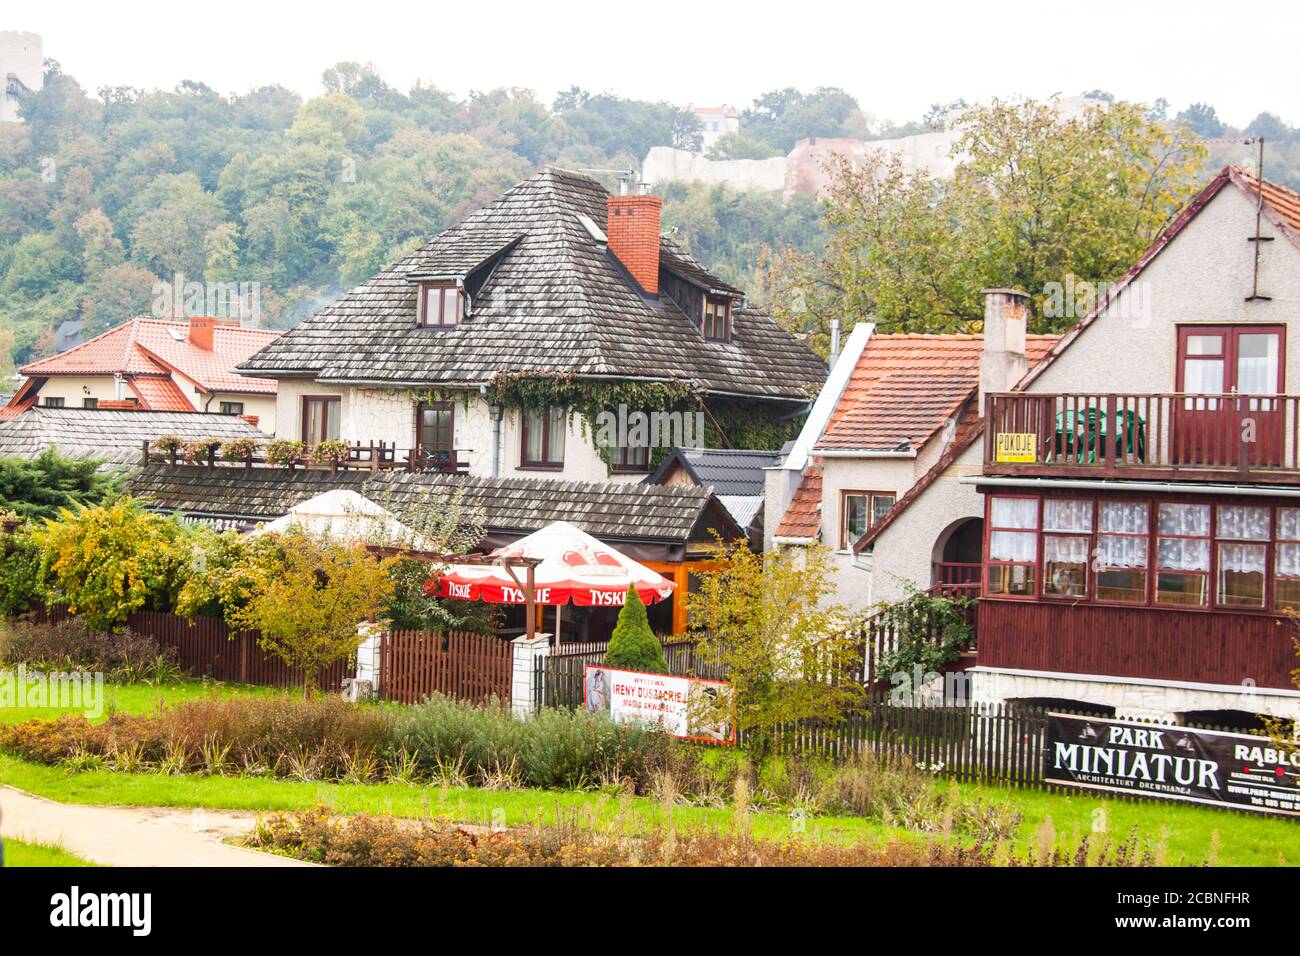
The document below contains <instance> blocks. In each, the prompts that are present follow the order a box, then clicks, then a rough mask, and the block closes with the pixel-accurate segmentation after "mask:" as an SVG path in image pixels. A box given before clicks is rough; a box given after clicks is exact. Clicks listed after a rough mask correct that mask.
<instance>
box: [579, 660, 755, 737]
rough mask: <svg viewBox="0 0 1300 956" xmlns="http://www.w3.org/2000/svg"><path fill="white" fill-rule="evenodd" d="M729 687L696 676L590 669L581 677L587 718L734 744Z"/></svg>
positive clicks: (725, 684)
mask: <svg viewBox="0 0 1300 956" xmlns="http://www.w3.org/2000/svg"><path fill="white" fill-rule="evenodd" d="M730 699H731V685H730V684H728V683H727V682H726V681H720V680H703V679H701V678H698V677H674V676H672V675H671V674H651V673H647V672H645V671H625V670H618V669H616V668H611V667H605V666H604V665H603V664H588V665H587V666H586V667H585V668H584V669H583V674H582V706H583V710H585V711H586V712H587V713H589V714H607V715H609V717H610V719H611V720H613V721H614V722H615V723H640V724H649V725H652V726H656V727H659V728H661V729H662V730H663V731H664V732H665V733H669V734H672V735H673V736H674V737H681V738H683V739H685V740H701V741H707V742H709V743H715V744H734V743H735V742H736V729H735V727H734V726H733V725H732V723H731V721H730V720H729V719H718V718H717V717H716V716H715V715H717V714H719V713H726V714H730V712H731V706H730Z"/></svg>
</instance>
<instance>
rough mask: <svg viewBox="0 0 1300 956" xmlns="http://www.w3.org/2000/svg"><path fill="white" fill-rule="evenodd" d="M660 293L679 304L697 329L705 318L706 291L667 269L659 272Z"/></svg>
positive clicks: (678, 306)
mask: <svg viewBox="0 0 1300 956" xmlns="http://www.w3.org/2000/svg"><path fill="white" fill-rule="evenodd" d="M659 291H660V293H662V294H666V295H667V296H668V297H669V298H670V299H672V300H673V301H674V302H676V303H677V308H679V309H681V310H682V311H683V312H685V313H686V317H687V318H689V319H690V320H691V321H692V322H693V323H694V324H695V327H696V328H699V326H700V321H701V320H702V319H703V317H704V290H703V289H701V288H700V287H699V286H697V285H692V284H691V283H689V282H687V281H686V280H684V279H681V278H679V277H677V276H675V275H673V273H671V272H669V271H668V270H667V269H660V270H659Z"/></svg>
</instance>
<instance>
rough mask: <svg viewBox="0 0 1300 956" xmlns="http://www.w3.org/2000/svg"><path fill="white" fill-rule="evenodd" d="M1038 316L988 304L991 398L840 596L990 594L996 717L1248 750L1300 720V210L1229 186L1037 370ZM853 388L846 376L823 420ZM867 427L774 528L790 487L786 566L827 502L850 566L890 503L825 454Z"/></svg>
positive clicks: (819, 457) (1155, 247) (934, 453)
mask: <svg viewBox="0 0 1300 956" xmlns="http://www.w3.org/2000/svg"><path fill="white" fill-rule="evenodd" d="M1023 314H1024V303H1023V300H1022V299H1021V298H1020V297H1019V296H1018V295H1017V294H1016V293H1012V292H993V293H990V295H989V298H988V300H987V308H986V331H987V333H988V342H987V346H988V347H987V348H986V349H985V350H984V351H983V352H982V355H981V357H980V372H979V387H978V392H979V394H978V396H977V397H976V400H975V402H974V403H973V404H968V405H965V406H963V408H962V410H961V413H960V414H959V415H957V416H956V418H955V420H956V422H957V425H956V428H955V432H954V433H953V434H952V435H951V440H947V441H943V442H942V444H940V445H938V446H935V448H934V449H933V450H932V449H931V447H930V446H931V445H933V443H934V439H933V438H931V439H930V440H929V442H928V443H927V445H926V446H923V447H922V448H921V449H919V454H918V457H917V459H916V460H915V461H912V462H911V467H912V469H913V474H914V475H915V476H916V479H915V481H914V482H912V483H911V486H910V487H909V488H907V489H906V491H905V492H904V493H902V494H901V497H899V499H898V500H897V501H896V502H895V503H894V505H893V506H892V507H890V508H889V510H888V511H887V512H885V513H884V514H883V515H877V516H875V517H874V519H873V518H872V517H868V518H867V525H868V527H867V530H866V533H865V534H864V535H863V536H862V537H861V538H860V539H859V540H858V541H856V542H855V543H854V544H853V545H852V550H853V552H854V554H855V555H856V559H855V565H854V566H852V567H850V568H848V569H846V570H845V571H844V572H843V573H844V576H845V577H844V580H845V582H846V583H845V589H844V592H843V595H842V596H843V597H844V598H846V599H851V598H852V597H854V596H855V595H857V594H858V593H860V592H865V593H866V595H867V597H866V600H871V599H880V598H889V599H892V598H894V597H896V596H899V594H900V588H901V582H902V581H903V580H910V581H911V582H913V583H915V584H916V585H917V586H920V587H922V588H926V587H929V586H933V585H938V584H941V583H943V582H944V581H945V578H946V579H947V580H949V581H952V580H958V581H960V580H970V581H971V582H972V583H973V585H974V589H975V590H978V591H979V592H980V597H979V599H978V602H977V606H976V612H975V613H976V624H977V634H978V646H977V650H976V654H977V657H976V665H975V667H974V668H973V669H972V670H971V671H970V674H971V677H972V685H971V693H972V695H973V697H974V699H975V700H976V701H978V702H1012V703H1014V702H1024V703H1033V704H1058V705H1064V706H1067V707H1071V708H1079V709H1083V710H1087V711H1090V712H1093V713H1098V714H1102V715H1117V716H1121V717H1123V716H1135V717H1157V718H1161V719H1174V720H1187V721H1197V720H1200V721H1211V722H1214V723H1217V724H1235V725H1239V726H1251V725H1252V724H1253V723H1255V722H1256V721H1257V718H1258V715H1260V714H1266V713H1267V714H1277V715H1281V716H1286V717H1290V718H1296V717H1300V691H1297V690H1296V688H1295V687H1294V685H1293V683H1292V680H1291V671H1292V669H1293V668H1294V667H1295V666H1296V663H1297V661H1296V652H1295V647H1294V645H1293V642H1292V634H1293V633H1295V628H1294V626H1293V625H1292V624H1291V623H1290V621H1289V620H1288V619H1287V618H1286V616H1285V612H1286V611H1287V610H1295V609H1300V395H1296V394H1294V393H1293V394H1287V383H1288V381H1291V382H1295V381H1300V378H1297V376H1300V346H1298V345H1297V342H1300V195H1297V194H1296V193H1294V192H1291V191H1290V190H1287V189H1285V188H1283V187H1280V186H1276V185H1273V184H1271V183H1268V182H1265V183H1264V186H1263V189H1262V195H1261V189H1260V187H1259V183H1258V180H1256V179H1255V178H1253V177H1252V176H1251V175H1250V174H1249V173H1247V172H1245V171H1243V170H1240V169H1237V168H1232V167H1229V168H1225V169H1223V170H1222V171H1221V172H1220V173H1219V174H1218V175H1216V176H1215V177H1214V179H1213V180H1212V181H1211V182H1210V183H1209V184H1208V185H1207V186H1206V187H1205V188H1204V189H1203V190H1202V192H1201V193H1200V194H1198V195H1197V197H1196V198H1195V199H1194V200H1193V201H1192V202H1191V203H1190V204H1189V205H1188V207H1187V208H1186V209H1185V210H1183V211H1182V212H1181V213H1180V214H1179V215H1178V217H1176V218H1175V220H1174V221H1173V223H1172V224H1171V225H1170V226H1169V228H1168V229H1167V230H1166V231H1165V232H1164V233H1163V234H1162V235H1161V236H1160V237H1159V238H1158V239H1157V240H1156V242H1155V243H1153V244H1152V246H1151V247H1150V248H1149V249H1148V250H1147V251H1146V252H1145V253H1144V254H1143V255H1142V257H1141V258H1140V259H1139V260H1138V262H1137V263H1136V264H1135V265H1134V266H1133V267H1132V269H1130V270H1129V272H1128V273H1126V274H1125V276H1123V277H1122V278H1121V279H1120V281H1119V282H1117V283H1116V284H1115V285H1114V286H1113V287H1112V288H1111V289H1110V290H1109V291H1108V292H1107V293H1106V294H1105V295H1104V296H1103V297H1102V298H1100V300H1099V302H1098V304H1097V305H1096V307H1095V308H1094V309H1093V310H1092V311H1091V312H1089V313H1088V314H1087V315H1085V316H1084V317H1083V318H1082V319H1081V320H1080V321H1079V322H1078V324H1077V325H1076V326H1075V327H1074V328H1073V329H1071V330H1070V332H1068V333H1067V334H1066V335H1065V336H1063V337H1062V338H1061V339H1060V341H1059V342H1057V343H1056V344H1055V345H1054V346H1052V347H1051V349H1050V350H1048V351H1047V352H1046V354H1045V355H1042V356H1041V359H1040V360H1038V361H1034V343H1033V342H1032V337H1030V338H1025V339H1022V336H1023V329H1024V324H1023ZM856 333H857V330H856V329H855V335H856ZM1021 341H1024V342H1025V344H1026V348H1025V349H1023V350H1020V351H1023V353H1025V354H1023V355H1021V354H1020V351H1018V350H1017V346H1018V345H1019V343H1020V342H1021ZM850 344H851V345H852V344H853V340H852V339H851V340H850ZM871 348H872V346H871V345H867V347H866V351H865V353H864V354H865V355H866V356H870V353H871ZM846 359H847V356H846ZM963 361H964V362H965V364H966V365H969V361H970V360H969V358H967V359H964V360H963ZM857 364H858V363H857V362H856V360H855V361H854V362H853V367H856V365H857ZM1018 372H1019V374H1017V373H1018ZM1017 378H1018V381H1015V384H1014V386H1013V387H1012V386H1008V385H1007V384H1003V383H1004V382H1007V381H1011V380H1013V379H1017ZM937 381H938V379H930V380H929V382H930V384H929V385H925V384H921V383H918V384H917V386H916V387H915V388H914V389H913V396H914V399H915V400H916V401H917V408H918V409H920V408H931V407H932V406H935V403H934V401H933V393H934V392H935V391H937V389H936V388H935V386H934V383H935V382H937ZM848 385H849V376H848V374H847V373H846V372H842V371H841V369H840V368H839V366H838V365H837V367H836V368H835V369H833V370H832V374H831V378H830V380H829V382H828V386H827V390H828V391H829V390H831V389H837V393H836V397H835V399H834V400H832V401H827V402H826V403H825V405H826V406H827V407H829V408H836V407H837V406H838V405H840V404H841V403H840V401H839V394H840V393H843V392H845V391H846V390H847V388H848ZM1244 396H1252V397H1244ZM824 397H825V396H823V398H824ZM819 404H822V401H821V399H819ZM938 404H940V405H941V404H942V403H938ZM877 407H879V408H881V409H882V410H883V411H882V413H881V416H880V417H882V418H883V421H881V420H877V416H872V421H871V424H870V427H872V428H876V429H878V430H879V432H880V435H881V437H880V438H879V439H877V440H876V441H875V442H874V443H875V444H878V445H883V444H885V443H886V442H887V441H889V440H891V439H893V438H898V440H899V450H898V451H897V452H895V454H896V455H903V454H905V452H906V449H904V448H903V447H902V440H903V438H904V437H906V438H909V439H911V438H912V436H910V435H909V436H903V435H901V434H900V433H899V432H898V431H897V427H898V426H897V424H896V422H895V420H894V417H892V416H896V415H897V409H896V408H895V406H894V405H893V404H891V399H890V397H889V396H887V395H886V396H885V397H884V398H883V399H882V401H880V402H878V403H877ZM849 411H850V409H845V410H844V412H843V413H842V414H840V416H839V418H838V419H835V420H833V419H832V416H831V414H830V412H829V411H825V412H824V414H823V417H822V422H823V426H822V430H823V431H824V432H825V434H824V435H823V434H820V433H819V434H818V437H817V438H816V439H812V438H809V439H808V441H807V442H806V443H805V444H806V448H805V449H804V451H805V452H806V456H807V461H808V463H811V464H814V465H815V464H817V463H818V462H820V464H821V467H822V474H821V475H820V476H813V477H811V478H809V477H807V476H806V471H805V470H804V469H803V468H802V467H801V468H800V469H799V472H801V473H802V476H801V477H800V480H799V484H800V485H801V486H802V488H801V491H802V493H803V495H802V499H800V497H799V496H798V495H795V496H794V497H795V499H796V500H795V501H794V503H793V504H794V507H793V508H792V509H787V508H786V507H784V504H785V502H781V505H782V506H780V507H774V500H778V501H779V500H780V498H781V496H782V495H783V494H785V495H786V497H787V499H788V497H789V494H788V493H787V491H786V489H789V488H791V485H792V484H793V482H792V481H791V477H792V471H791V470H786V471H784V472H782V471H776V470H774V471H772V472H769V477H768V491H769V498H768V513H769V514H775V515H781V516H782V527H778V528H775V529H773V537H774V539H775V541H776V542H778V543H779V542H780V541H781V540H782V538H783V537H787V535H788V537H789V538H790V539H795V540H797V539H798V537H799V536H800V535H806V534H807V533H808V532H809V531H810V530H811V529H812V521H811V519H810V517H809V514H810V503H809V502H810V499H812V497H813V495H812V491H811V489H812V488H813V487H814V486H815V485H817V484H818V483H820V485H821V494H820V501H821V513H820V516H821V521H820V524H819V526H818V527H817V528H816V531H817V533H819V534H820V536H821V538H822V540H824V541H826V543H828V544H831V545H832V546H834V545H838V544H839V543H840V541H839V540H838V535H839V534H840V521H841V516H840V514H839V509H840V507H841V505H840V497H841V492H842V491H843V484H844V482H845V481H850V482H851V483H853V484H857V485H859V486H860V487H861V488H862V490H866V491H872V490H876V489H874V488H869V487H866V485H867V484H869V483H870V482H871V481H879V482H881V487H880V489H879V490H881V491H882V492H887V491H890V490H892V489H891V488H889V487H887V486H886V484H885V474H886V473H885V472H884V471H883V470H877V471H875V472H872V473H871V474H870V475H864V476H863V477H856V476H855V477H853V478H852V479H842V478H839V477H836V478H834V479H832V477H831V476H832V474H833V472H834V469H835V468H836V467H837V465H838V459H837V458H836V457H835V454H836V449H835V448H834V447H821V446H823V445H827V444H831V443H830V438H831V436H833V435H834V434H835V432H836V430H837V424H836V423H837V422H839V423H841V424H840V425H839V426H838V427H839V429H840V430H841V434H843V431H842V429H843V427H844V426H843V424H842V423H843V422H846V421H848V420H849V414H848V412H849ZM871 412H872V404H871V402H870V401H868V403H867V407H866V414H867V415H871ZM936 414H937V406H936V410H935V411H931V412H927V413H926V415H927V416H929V419H930V420H933V417H934V415H936ZM816 416H817V406H814V417H816ZM920 420H921V416H920V412H919V411H918V419H917V421H918V423H919V422H920ZM944 420H945V421H946V422H950V421H952V420H953V419H952V418H947V419H944ZM910 425H911V423H910V422H909V427H910ZM904 430H908V428H905V429H904ZM802 440H803V439H802V438H801V441H802ZM940 448H941V449H942V451H939V450H938V449H940ZM799 451H800V448H799V447H798V445H796V448H795V453H798V452H799ZM793 464H794V465H801V462H800V461H799V460H795V461H794V462H793ZM895 464H896V463H895ZM877 476H880V477H878V478H877ZM894 487H898V486H897V485H895V486H894ZM859 507H860V506H859ZM880 507H881V509H882V510H883V503H882V505H881V506H880ZM867 513H868V514H869V515H870V510H868V512H867ZM856 530H857V526H855V527H854V529H853V531H854V532H856ZM782 532H786V533H787V535H783V533H782Z"/></svg>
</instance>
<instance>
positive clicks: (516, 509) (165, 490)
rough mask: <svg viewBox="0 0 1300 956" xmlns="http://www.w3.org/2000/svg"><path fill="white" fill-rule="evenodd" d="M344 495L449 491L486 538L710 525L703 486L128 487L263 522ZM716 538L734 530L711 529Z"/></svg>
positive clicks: (667, 531)
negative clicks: (482, 525) (480, 519)
mask: <svg viewBox="0 0 1300 956" xmlns="http://www.w3.org/2000/svg"><path fill="white" fill-rule="evenodd" d="M339 488H341V489H346V490H351V491H355V492H357V493H358V494H361V495H364V496H365V497H367V498H369V499H371V500H372V501H375V502H378V503H379V504H381V505H383V506H384V507H387V508H389V509H390V510H392V511H393V512H394V513H396V514H398V515H401V514H402V513H403V511H404V510H406V509H408V508H410V507H412V506H415V505H419V504H422V503H424V502H425V501H430V502H432V503H433V504H435V505H436V503H437V502H438V501H439V500H443V499H445V500H448V501H450V500H451V498H452V496H454V495H455V494H457V492H459V493H460V494H461V496H462V497H461V502H462V503H463V504H464V505H466V506H468V507H476V508H482V509H483V512H484V515H485V517H486V521H487V525H488V529H489V530H490V531H492V532H521V533H528V532H531V531H536V530H537V529H539V528H542V527H545V526H546V525H548V524H550V523H551V522H552V521H568V522H571V523H573V524H575V525H577V526H578V527H580V528H582V529H583V530H584V531H586V532H588V533H589V534H593V535H595V536H596V537H598V538H601V539H612V540H628V541H661V542H685V541H687V540H689V539H690V538H691V535H692V532H695V533H696V535H697V537H698V536H700V535H701V534H704V535H705V536H707V529H697V527H696V526H697V524H698V523H699V522H700V521H701V519H707V520H711V519H712V515H713V514H714V513H716V512H717V511H718V510H719V509H717V508H716V507H715V508H710V505H711V504H713V502H714V499H713V496H712V495H711V494H710V493H709V491H708V490H706V489H704V488H694V487H689V486H682V485H673V486H669V485H646V484H628V483H622V484H620V483H614V482H576V481H550V480H547V479H540V478H478V477H472V476H463V475H458V476H453V475H439V474H429V473H407V472H383V473H380V474H371V473H370V472H362V471H351V472H340V473H339V474H331V473H330V472H328V471H306V470H302V469H298V470H295V471H289V470H288V469H285V468H253V469H251V470H246V469H243V468H239V467H225V466H218V467H213V468H207V467H201V466H193V465H149V466H147V467H144V468H141V469H140V470H139V471H138V472H136V474H135V475H133V476H132V478H131V481H130V490H131V493H132V494H133V495H137V496H139V497H141V498H144V499H145V500H146V501H147V502H149V503H150V504H151V506H152V507H155V508H157V509H158V510H162V511H180V512H182V513H184V514H187V515H191V516H194V517H205V518H219V519H227V520H243V521H249V522H257V521H269V520H273V519H275V518H278V517H280V516H281V515H283V514H285V513H286V512H287V511H288V510H289V509H290V508H292V507H293V506H294V505H296V504H299V503H301V502H303V501H306V500H307V499H308V498H313V497H315V496H316V495H319V494H321V493H323V492H326V491H330V490H333V489H339ZM717 530H718V532H719V533H720V534H723V535H724V536H728V537H730V536H733V535H735V534H737V533H738V531H739V529H737V528H734V527H720V528H718V529H717Z"/></svg>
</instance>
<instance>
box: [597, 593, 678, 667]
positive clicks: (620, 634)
mask: <svg viewBox="0 0 1300 956" xmlns="http://www.w3.org/2000/svg"><path fill="white" fill-rule="evenodd" d="M605 663H606V664H607V665H608V666H610V667H618V668H622V669H623V670H629V671H646V672H647V673H651V674H666V673H668V662H667V661H665V660H664V649H663V647H662V646H661V645H660V644H659V638H657V637H655V635H654V631H652V630H650V619H649V618H648V617H646V611H645V605H644V604H642V603H641V595H639V594H637V591H636V588H635V587H629V588H628V589H627V600H626V601H625V602H624V603H623V607H622V608H621V609H620V610H619V612H618V623H617V624H615V625H614V633H613V635H611V637H610V639H609V647H607V648H606V649H605Z"/></svg>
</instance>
